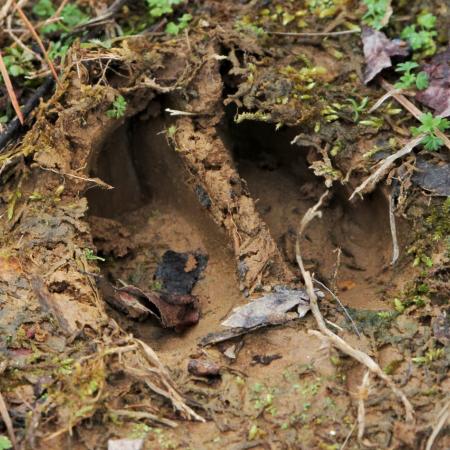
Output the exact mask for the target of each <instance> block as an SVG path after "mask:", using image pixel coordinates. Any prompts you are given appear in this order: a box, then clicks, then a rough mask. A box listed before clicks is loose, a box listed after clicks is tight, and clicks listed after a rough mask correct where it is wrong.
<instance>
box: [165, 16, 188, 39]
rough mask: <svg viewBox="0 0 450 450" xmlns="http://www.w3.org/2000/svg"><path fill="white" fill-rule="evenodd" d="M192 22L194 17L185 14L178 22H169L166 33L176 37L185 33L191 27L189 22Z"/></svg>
mask: <svg viewBox="0 0 450 450" xmlns="http://www.w3.org/2000/svg"><path fill="white" fill-rule="evenodd" d="M191 20H192V16H191V15H190V14H183V15H182V16H181V17H180V18H179V19H178V22H177V23H175V22H169V23H168V24H167V26H166V33H169V34H173V35H174V36H176V35H177V34H178V33H179V32H180V31H183V30H184V29H185V28H187V26H188V25H189V22H190V21H191Z"/></svg>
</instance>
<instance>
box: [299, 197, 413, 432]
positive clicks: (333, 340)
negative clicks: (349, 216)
mask: <svg viewBox="0 0 450 450" xmlns="http://www.w3.org/2000/svg"><path fill="white" fill-rule="evenodd" d="M327 194H328V191H327V192H325V194H323V195H322V196H321V197H320V199H319V201H318V202H317V203H316V204H315V205H314V206H313V207H312V208H310V209H309V210H308V211H307V212H306V213H305V215H304V217H303V219H302V221H301V222H300V226H299V229H298V231H297V242H296V259H297V263H298V266H299V268H300V271H301V273H302V276H303V279H304V281H305V285H306V290H307V292H308V295H309V299H310V305H311V311H312V313H313V315H314V318H315V319H316V322H317V326H318V327H319V330H320V333H321V334H322V335H323V337H324V338H325V339H327V340H328V341H329V342H330V344H331V345H333V346H334V347H335V348H337V349H338V350H340V351H341V352H343V353H344V354H346V355H348V356H351V357H352V358H354V359H356V361H358V362H359V363H361V364H362V365H364V366H366V367H367V369H368V370H369V372H368V373H370V372H371V373H373V374H375V375H377V376H378V377H379V378H381V379H382V380H383V381H384V382H385V383H386V384H387V386H388V387H389V388H390V389H391V390H392V392H393V393H394V395H395V396H397V397H398V398H399V399H400V401H401V402H402V404H403V406H404V408H405V419H406V421H407V422H412V421H414V409H413V406H412V405H411V403H410V402H409V400H408V399H407V397H406V395H405V394H404V393H403V392H402V390H400V389H399V388H398V387H397V386H396V385H395V383H394V382H393V381H392V379H391V378H390V377H389V376H388V375H387V374H385V373H384V372H383V371H382V370H381V368H380V366H379V365H378V364H377V363H376V362H375V361H374V360H373V359H372V358H371V357H370V356H369V355H367V354H366V353H364V352H362V351H360V350H357V349H355V348H353V347H352V346H351V345H350V344H348V343H347V342H346V341H345V340H344V339H342V338H341V337H339V336H338V335H336V334H335V333H333V332H332V331H330V330H329V329H328V328H327V326H326V324H325V320H324V318H323V316H322V314H321V312H320V309H319V305H318V302H317V296H316V294H315V292H314V288H313V280H312V277H311V274H310V272H309V271H307V270H305V267H304V264H303V260H302V256H301V253H300V238H301V236H302V233H303V231H304V230H305V228H306V227H307V226H308V224H309V223H310V222H311V221H312V220H313V219H314V218H316V217H319V218H320V217H321V212H320V211H319V208H320V207H321V205H322V202H323V200H324V198H325V197H326V196H327ZM359 416H360V415H358V423H359V424H360V425H359V430H361V426H362V425H361V423H363V422H362V419H361V418H360V417H359ZM360 433H361V431H359V433H358V436H359V434H360ZM361 437H362V436H361Z"/></svg>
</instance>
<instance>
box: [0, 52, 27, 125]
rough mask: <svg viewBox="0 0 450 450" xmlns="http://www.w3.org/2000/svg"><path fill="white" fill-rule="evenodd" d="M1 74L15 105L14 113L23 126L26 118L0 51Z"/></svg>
mask: <svg viewBox="0 0 450 450" xmlns="http://www.w3.org/2000/svg"><path fill="white" fill-rule="evenodd" d="M0 73H1V74H2V77H3V81H4V82H5V86H6V90H7V91H8V95H9V99H10V100H11V103H12V105H13V108H14V111H15V112H16V114H17V118H18V119H19V121H20V123H21V124H22V125H23V123H24V118H23V114H22V111H21V109H20V105H19V102H18V100H17V97H16V93H15V92H14V88H13V85H12V82H11V78H10V77H9V73H8V69H7V68H6V65H5V61H3V57H2V52H1V51H0Z"/></svg>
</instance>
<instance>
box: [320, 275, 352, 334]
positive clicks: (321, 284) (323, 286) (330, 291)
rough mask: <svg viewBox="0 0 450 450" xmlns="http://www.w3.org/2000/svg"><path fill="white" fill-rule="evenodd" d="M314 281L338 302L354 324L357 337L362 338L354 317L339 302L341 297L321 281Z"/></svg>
mask: <svg viewBox="0 0 450 450" xmlns="http://www.w3.org/2000/svg"><path fill="white" fill-rule="evenodd" d="M313 281H314V283H316V284H318V285H319V286H320V287H321V288H323V289H325V290H326V291H327V292H328V293H329V294H330V295H331V296H332V297H333V298H334V299H335V300H336V302H337V303H338V304H339V306H340V307H341V308H342V310H343V311H344V314H345V315H346V316H347V319H348V320H349V321H350V323H351V324H352V327H353V330H354V331H355V333H356V335H357V336H358V337H359V338H360V337H361V333H360V332H359V330H358V327H357V326H356V323H355V321H354V320H353V319H352V316H351V315H350V314H349V312H348V311H347V308H346V307H345V306H344V304H343V303H342V302H341V301H340V300H339V297H338V296H337V295H336V294H335V293H334V292H333V291H332V290H331V289H329V288H328V287H327V286H326V285H325V284H323V283H322V282H321V281H319V280H317V279H316V278H313Z"/></svg>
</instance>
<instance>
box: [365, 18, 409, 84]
mask: <svg viewBox="0 0 450 450" xmlns="http://www.w3.org/2000/svg"><path fill="white" fill-rule="evenodd" d="M362 41H363V51H364V57H365V60H366V68H365V71H364V83H366V84H367V83H368V82H369V81H371V80H373V78H375V76H376V75H377V74H378V73H380V72H381V71H382V70H383V69H386V68H387V67H391V66H392V62H391V56H406V55H407V54H408V50H409V49H408V44H407V43H406V42H405V41H402V40H400V39H393V40H390V39H388V38H387V37H386V35H385V34H384V33H382V32H381V31H377V30H374V29H373V28H370V27H363V30H362Z"/></svg>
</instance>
